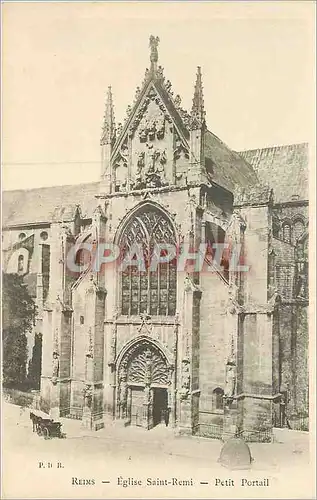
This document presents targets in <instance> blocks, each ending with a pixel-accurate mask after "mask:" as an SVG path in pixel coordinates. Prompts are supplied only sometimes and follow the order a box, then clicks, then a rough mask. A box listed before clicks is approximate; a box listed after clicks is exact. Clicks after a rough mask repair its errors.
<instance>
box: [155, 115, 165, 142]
mask: <svg viewBox="0 0 317 500" xmlns="http://www.w3.org/2000/svg"><path fill="white" fill-rule="evenodd" d="M164 132H165V118H164V116H163V115H159V117H158V118H157V120H156V136H157V138H158V139H163V137H164Z"/></svg>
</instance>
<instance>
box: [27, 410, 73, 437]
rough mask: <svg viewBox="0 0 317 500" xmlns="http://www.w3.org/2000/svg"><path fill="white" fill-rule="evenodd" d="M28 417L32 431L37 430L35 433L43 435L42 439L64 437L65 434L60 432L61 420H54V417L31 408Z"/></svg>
mask: <svg viewBox="0 0 317 500" xmlns="http://www.w3.org/2000/svg"><path fill="white" fill-rule="evenodd" d="M30 419H31V420H32V424H33V432H37V434H38V435H39V436H43V437H44V439H50V438H52V437H58V438H64V437H65V434H63V433H62V424H61V422H58V421H54V419H52V418H50V416H49V415H47V414H46V413H44V412H41V411H39V410H32V411H31V412H30Z"/></svg>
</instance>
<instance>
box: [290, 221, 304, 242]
mask: <svg viewBox="0 0 317 500" xmlns="http://www.w3.org/2000/svg"><path fill="white" fill-rule="evenodd" d="M304 229H305V228H304V223H303V222H302V221H301V220H297V221H295V223H294V226H293V235H294V242H295V243H296V242H297V240H298V239H299V238H300V237H301V236H302V234H303V232H304Z"/></svg>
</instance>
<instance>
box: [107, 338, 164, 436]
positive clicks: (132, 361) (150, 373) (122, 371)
mask: <svg viewBox="0 0 317 500" xmlns="http://www.w3.org/2000/svg"><path fill="white" fill-rule="evenodd" d="M171 373H172V367H171V366H170V365H169V363H168V361H167V359H166V358H165V356H164V354H163V353H162V351H161V350H160V349H159V348H158V347H157V346H156V345H154V344H153V343H152V342H150V341H144V340H143V341H140V342H138V343H137V344H135V345H133V346H132V347H131V348H130V349H129V350H128V351H127V352H126V353H125V354H124V356H123V358H122V360H121V362H120V363H119V367H118V381H117V418H119V419H123V420H124V421H125V423H126V425H134V426H138V427H143V428H145V429H148V430H149V429H152V428H153V427H155V426H157V425H159V424H165V425H169V414H170V410H171V408H170V399H171V398H170V391H171Z"/></svg>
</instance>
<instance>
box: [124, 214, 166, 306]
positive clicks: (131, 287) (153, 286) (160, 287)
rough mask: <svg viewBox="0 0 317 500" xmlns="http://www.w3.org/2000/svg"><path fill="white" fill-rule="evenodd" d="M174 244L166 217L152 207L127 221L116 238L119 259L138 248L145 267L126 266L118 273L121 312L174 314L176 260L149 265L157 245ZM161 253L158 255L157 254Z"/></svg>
mask: <svg viewBox="0 0 317 500" xmlns="http://www.w3.org/2000/svg"><path fill="white" fill-rule="evenodd" d="M163 243H165V244H169V245H176V239H175V234H174V229H173V227H172V225H171V223H170V221H169V220H168V218H167V217H166V216H165V215H164V214H163V212H161V211H160V210H157V209H156V208H155V207H149V206H147V208H146V209H145V210H143V211H142V210H140V211H139V212H137V214H136V215H135V216H134V217H133V218H132V219H131V221H130V222H129V223H128V225H127V227H126V228H125V231H124V233H123V235H122V237H121V240H120V244H119V245H120V249H121V255H122V258H123V259H125V258H126V257H127V256H128V255H129V256H130V258H131V252H132V248H133V247H135V245H138V246H139V248H141V249H142V253H143V256H144V264H145V269H144V270H139V269H140V268H138V266H137V265H128V266H127V267H126V268H125V269H124V270H123V271H122V273H121V313H122V314H123V315H128V316H130V315H139V314H142V313H147V314H149V315H151V316H152V315H154V316H155V315H159V316H174V315H175V312H176V260H175V259H174V260H172V261H171V262H168V263H162V264H158V266H157V269H156V270H155V271H152V270H151V268H150V265H149V264H150V263H151V259H152V257H153V252H154V249H155V247H156V245H157V244H163ZM161 255H162V254H161Z"/></svg>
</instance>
